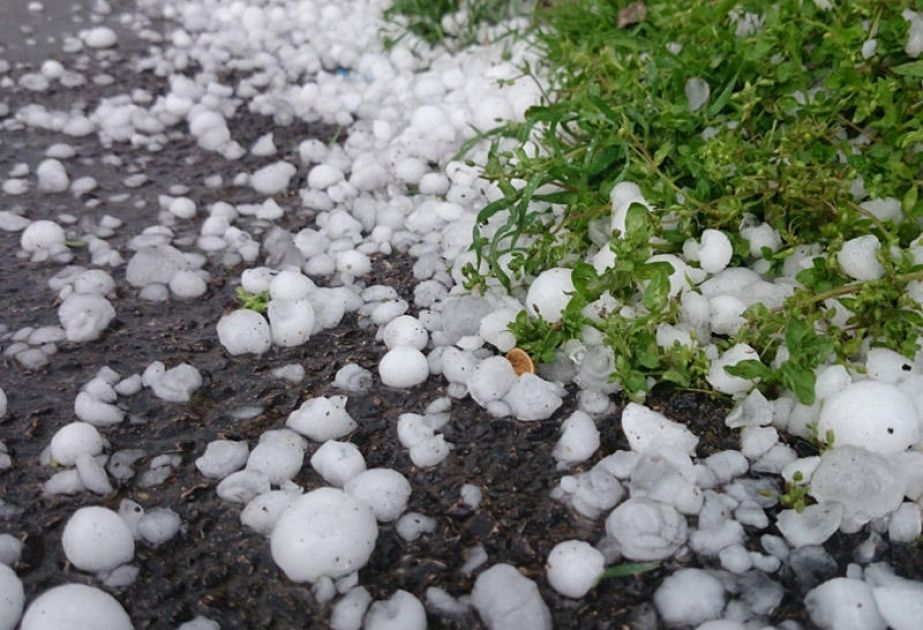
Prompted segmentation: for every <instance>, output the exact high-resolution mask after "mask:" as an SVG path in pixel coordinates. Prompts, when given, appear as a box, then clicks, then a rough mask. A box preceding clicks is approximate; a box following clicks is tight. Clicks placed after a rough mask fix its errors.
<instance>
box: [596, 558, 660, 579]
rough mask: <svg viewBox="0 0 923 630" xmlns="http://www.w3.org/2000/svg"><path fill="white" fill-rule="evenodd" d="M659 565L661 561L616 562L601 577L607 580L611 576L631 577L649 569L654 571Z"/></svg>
mask: <svg viewBox="0 0 923 630" xmlns="http://www.w3.org/2000/svg"><path fill="white" fill-rule="evenodd" d="M659 567H660V563H659V562H623V563H622V564H616V565H613V566H611V567H608V568H607V569H606V570H605V571H603V574H602V575H601V576H600V577H599V579H600V580H606V579H609V578H623V577H631V576H633V575H640V574H642V573H647V572H648V571H653V570H654V569H657V568H659Z"/></svg>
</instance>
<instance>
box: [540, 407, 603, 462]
mask: <svg viewBox="0 0 923 630" xmlns="http://www.w3.org/2000/svg"><path fill="white" fill-rule="evenodd" d="M598 448H599V429H598V428H597V427H596V423H595V422H593V418H591V417H590V416H589V415H587V414H586V413H584V412H582V411H575V412H574V413H572V414H571V415H570V417H569V418H568V419H567V420H565V421H564V422H563V423H562V424H561V437H560V438H559V439H558V442H557V444H555V445H554V450H552V451H551V456H552V457H554V459H555V461H557V462H558V467H559V468H562V467H563V468H566V467H568V466H572V465H573V464H579V463H580V462H584V461H586V460H588V459H589V458H590V457H592V456H593V453H595V452H596V450H597V449H598Z"/></svg>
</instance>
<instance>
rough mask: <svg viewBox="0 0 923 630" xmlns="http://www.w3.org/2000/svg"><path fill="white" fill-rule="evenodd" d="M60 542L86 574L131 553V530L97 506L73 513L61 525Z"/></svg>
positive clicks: (106, 568)
mask: <svg viewBox="0 0 923 630" xmlns="http://www.w3.org/2000/svg"><path fill="white" fill-rule="evenodd" d="M61 544H62V545H63V546H64V555H66V556H67V559H68V560H69V561H70V563H71V564H73V565H74V566H75V567H77V568H78V569H80V570H82V571H88V572H90V573H98V572H100V571H109V570H111V569H114V568H116V567H117V566H119V565H122V564H125V563H127V562H131V559H132V558H134V556H135V539H134V536H133V535H132V533H131V529H129V527H128V525H127V524H126V523H125V521H124V520H123V519H122V517H121V516H119V515H118V514H117V513H115V512H113V511H112V510H109V509H106V508H104V507H98V506H91V507H84V508H80V509H79V510H77V511H76V512H74V514H73V515H72V516H71V517H70V519H69V520H68V521H67V525H65V526H64V534H63V535H62V536H61ZM97 627H98V626H97Z"/></svg>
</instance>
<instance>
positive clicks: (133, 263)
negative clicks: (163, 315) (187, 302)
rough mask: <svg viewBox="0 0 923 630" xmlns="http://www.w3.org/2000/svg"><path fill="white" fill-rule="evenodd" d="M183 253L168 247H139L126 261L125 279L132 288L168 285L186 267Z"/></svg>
mask: <svg viewBox="0 0 923 630" xmlns="http://www.w3.org/2000/svg"><path fill="white" fill-rule="evenodd" d="M188 266H189V265H188V263H187V261H186V257H185V256H183V253H182V252H181V251H179V250H178V249H176V248H175V247H171V246H170V245H148V246H145V247H140V248H139V249H138V251H136V252H135V254H134V256H132V257H131V259H130V260H129V261H128V266H127V267H126V268H125V279H126V280H127V281H128V284H130V285H131V286H133V287H138V288H142V287H146V286H147V285H149V284H164V285H166V284H169V283H170V279H171V278H172V277H173V276H174V275H176V274H177V273H178V272H180V271H183V270H185V269H186V268H187V267H188Z"/></svg>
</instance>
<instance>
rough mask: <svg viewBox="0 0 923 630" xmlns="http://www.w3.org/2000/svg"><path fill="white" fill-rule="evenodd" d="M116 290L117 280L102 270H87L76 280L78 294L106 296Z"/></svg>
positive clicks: (75, 289)
mask: <svg viewBox="0 0 923 630" xmlns="http://www.w3.org/2000/svg"><path fill="white" fill-rule="evenodd" d="M114 289H115V280H113V279H112V276H111V275H109V274H108V273H107V272H105V271H103V270H102V269H87V270H86V271H84V272H82V273H81V274H80V275H79V276H77V278H76V279H75V280H74V291H75V292H76V293H96V294H98V295H106V294H108V293H110V292H112V291H113V290H114Z"/></svg>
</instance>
